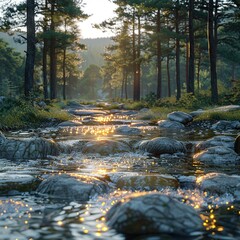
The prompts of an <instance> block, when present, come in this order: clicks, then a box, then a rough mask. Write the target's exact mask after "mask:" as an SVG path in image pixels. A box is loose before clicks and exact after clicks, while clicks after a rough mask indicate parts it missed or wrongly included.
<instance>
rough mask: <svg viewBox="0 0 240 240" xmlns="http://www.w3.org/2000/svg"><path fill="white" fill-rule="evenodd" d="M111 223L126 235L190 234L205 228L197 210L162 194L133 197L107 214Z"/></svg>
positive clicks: (108, 221) (118, 204) (112, 226)
mask: <svg viewBox="0 0 240 240" xmlns="http://www.w3.org/2000/svg"><path fill="white" fill-rule="evenodd" d="M106 217H107V223H108V226H109V227H111V228H114V229H115V230H116V231H117V232H120V233H123V234H158V233H168V234H175V235H184V236H185V235H189V234H191V233H192V232H194V231H199V230H202V229H203V225H202V224H203V223H202V220H201V218H200V217H199V215H198V213H197V212H196V211H195V210H194V209H193V208H192V207H191V206H187V205H185V204H183V203H181V202H179V201H178V200H176V199H174V198H173V197H169V196H167V195H162V194H159V193H151V194H144V195H142V196H134V195H132V196H130V197H129V198H127V199H124V201H122V202H119V203H117V204H116V205H114V206H113V207H112V208H111V209H110V211H109V212H108V213H107V216H106Z"/></svg>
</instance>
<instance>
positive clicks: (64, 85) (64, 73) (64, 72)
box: [62, 47, 67, 100]
mask: <svg viewBox="0 0 240 240" xmlns="http://www.w3.org/2000/svg"><path fill="white" fill-rule="evenodd" d="M66 52H67V49H66V47H64V49H63V66H62V67H63V69H62V70H63V100H66V82H67V81H66Z"/></svg>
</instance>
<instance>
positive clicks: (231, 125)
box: [211, 120, 240, 131]
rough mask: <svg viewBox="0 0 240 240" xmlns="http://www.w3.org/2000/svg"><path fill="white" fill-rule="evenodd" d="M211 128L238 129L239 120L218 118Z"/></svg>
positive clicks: (222, 129) (220, 129)
mask: <svg viewBox="0 0 240 240" xmlns="http://www.w3.org/2000/svg"><path fill="white" fill-rule="evenodd" d="M211 129H212V130H217V131H226V130H233V129H240V122H239V121H226V120H220V121H218V122H217V123H215V124H213V125H212V127H211Z"/></svg>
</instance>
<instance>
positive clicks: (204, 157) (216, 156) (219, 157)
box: [193, 146, 240, 166]
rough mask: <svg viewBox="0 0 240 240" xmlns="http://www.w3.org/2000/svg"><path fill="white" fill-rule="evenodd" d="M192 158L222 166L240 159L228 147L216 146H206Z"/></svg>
mask: <svg viewBox="0 0 240 240" xmlns="http://www.w3.org/2000/svg"><path fill="white" fill-rule="evenodd" d="M193 159H194V160H197V161H200V162H203V163H207V164H213V165H219V166H221V165H223V166H224V164H227V163H229V164H230V163H231V164H236V163H237V162H238V161H239V160H240V157H239V156H238V155H237V153H236V152H234V150H232V149H230V148H226V147H219V146H217V147H210V148H207V149H206V150H204V151H202V152H200V153H198V154H195V155H194V156H193Z"/></svg>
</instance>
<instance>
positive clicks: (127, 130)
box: [115, 126, 141, 135]
mask: <svg viewBox="0 0 240 240" xmlns="http://www.w3.org/2000/svg"><path fill="white" fill-rule="evenodd" d="M115 132H116V133H118V134H125V135H136V134H140V133H141V130H140V129H138V128H135V127H129V126H121V127H118V128H116V130H115Z"/></svg>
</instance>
